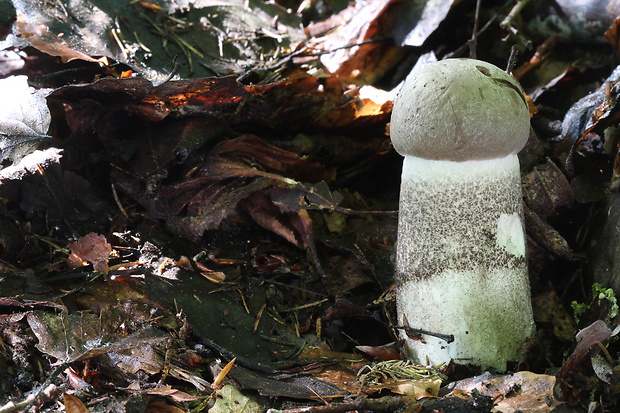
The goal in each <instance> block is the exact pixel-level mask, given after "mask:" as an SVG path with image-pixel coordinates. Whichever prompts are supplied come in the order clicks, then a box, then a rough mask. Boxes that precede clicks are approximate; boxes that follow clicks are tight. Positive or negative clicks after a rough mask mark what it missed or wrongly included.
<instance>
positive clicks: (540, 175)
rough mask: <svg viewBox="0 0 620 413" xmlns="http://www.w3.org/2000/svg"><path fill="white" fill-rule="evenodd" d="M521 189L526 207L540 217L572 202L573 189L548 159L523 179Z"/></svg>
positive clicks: (544, 216)
mask: <svg viewBox="0 0 620 413" xmlns="http://www.w3.org/2000/svg"><path fill="white" fill-rule="evenodd" d="M523 190H524V197H525V202H526V203H527V205H528V207H529V208H530V209H531V210H532V211H533V212H535V213H536V214H537V215H538V216H539V217H540V218H542V219H547V218H548V217H550V216H553V215H555V214H557V213H558V212H560V211H561V210H562V209H566V208H568V207H570V206H571V205H572V203H573V190H572V188H571V186H570V184H569V182H568V180H567V179H566V176H564V174H563V173H562V171H560V169H559V168H558V167H557V166H556V165H555V163H553V162H552V161H551V160H550V159H547V162H546V163H545V164H544V165H541V166H537V167H535V168H534V170H533V171H532V172H530V173H529V174H528V175H527V176H526V177H525V178H524V179H523Z"/></svg>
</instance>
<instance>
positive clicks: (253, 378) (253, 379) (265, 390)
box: [229, 366, 345, 399]
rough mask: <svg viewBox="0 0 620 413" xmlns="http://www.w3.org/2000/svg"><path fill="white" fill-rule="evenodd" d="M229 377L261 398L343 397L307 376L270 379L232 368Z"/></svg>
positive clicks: (339, 392) (341, 393) (245, 370)
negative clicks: (258, 394) (252, 390)
mask: <svg viewBox="0 0 620 413" xmlns="http://www.w3.org/2000/svg"><path fill="white" fill-rule="evenodd" d="M229 374H230V376H231V377H232V378H233V379H235V380H236V381H238V382H239V383H241V387H242V388H243V389H255V390H257V391H258V392H259V393H260V394H261V395H263V396H268V397H269V396H271V397H292V398H295V399H314V398H316V397H317V394H318V395H320V396H323V397H328V396H332V397H333V396H336V395H344V393H345V392H344V391H343V390H342V389H341V388H339V387H337V386H335V385H334V384H332V383H328V382H326V381H323V380H319V379H317V378H314V377H312V376H310V375H307V374H296V375H292V376H288V377H284V378H277V377H270V376H269V375H266V374H261V373H257V372H253V371H251V370H248V369H244V368H242V367H240V366H234V367H233V368H232V370H231V371H230V373H229Z"/></svg>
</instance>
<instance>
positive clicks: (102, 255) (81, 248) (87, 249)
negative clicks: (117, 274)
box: [67, 232, 112, 274]
mask: <svg viewBox="0 0 620 413" xmlns="http://www.w3.org/2000/svg"><path fill="white" fill-rule="evenodd" d="M68 247H69V249H71V255H70V256H69V258H67V264H68V265H69V267H71V268H76V267H81V266H83V265H85V263H86V262H90V263H91V264H92V265H93V269H94V270H95V271H98V272H101V273H103V274H107V273H108V270H109V269H108V259H109V257H110V253H111V252H112V246H111V245H110V244H108V241H107V240H106V238H105V236H103V235H101V234H96V233H94V232H91V233H89V234H86V235H85V236H83V237H82V238H80V239H78V240H77V241H76V242H73V243H71V244H69V245H68Z"/></svg>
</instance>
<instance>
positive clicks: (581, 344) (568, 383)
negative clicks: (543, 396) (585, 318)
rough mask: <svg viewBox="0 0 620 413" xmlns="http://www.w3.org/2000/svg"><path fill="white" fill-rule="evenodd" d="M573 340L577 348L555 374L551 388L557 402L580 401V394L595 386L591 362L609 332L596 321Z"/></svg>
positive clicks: (608, 336)
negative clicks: (554, 380)
mask: <svg viewBox="0 0 620 413" xmlns="http://www.w3.org/2000/svg"><path fill="white" fill-rule="evenodd" d="M575 338H576V339H577V346H576V347H575V350H574V351H573V354H571V355H570V357H569V358H568V360H566V362H565V363H564V365H563V366H562V368H561V369H560V371H559V372H558V373H557V375H556V383H555V386H554V388H553V394H554V395H555V397H556V398H557V399H558V400H564V401H568V402H576V401H578V400H580V399H581V394H582V393H588V392H589V391H590V390H591V389H592V388H593V387H594V386H595V385H596V383H597V379H596V378H595V377H592V374H591V373H592V363H591V360H592V357H594V356H595V355H596V354H598V353H599V351H601V346H604V345H605V344H606V343H607V341H608V340H609V339H610V338H611V330H609V327H607V325H606V324H605V323H604V322H603V321H601V320H598V321H595V322H594V323H592V324H590V325H589V326H588V327H586V328H584V329H583V330H581V331H579V332H578V333H577V335H576V337H575Z"/></svg>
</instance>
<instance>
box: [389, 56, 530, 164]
mask: <svg viewBox="0 0 620 413" xmlns="http://www.w3.org/2000/svg"><path fill="white" fill-rule="evenodd" d="M529 132H530V113H529V108H528V105H527V101H526V100H525V96H524V95H523V92H522V89H521V86H519V83H517V81H516V80H514V79H513V78H512V77H511V76H510V75H508V74H507V73H506V72H504V71H503V70H501V69H500V68H498V67H497V66H494V65H492V64H490V63H487V62H483V61H480V60H475V59H447V60H442V61H439V62H435V63H431V64H429V65H426V66H424V67H422V68H420V69H418V70H414V71H413V72H412V73H411V74H410V75H409V77H408V78H407V80H406V81H405V84H404V85H403V88H402V89H401V91H400V93H399V95H398V96H397V97H396V99H395V101H394V108H393V110H392V120H391V124H390V134H391V138H392V144H393V145H394V148H395V149H396V151H397V152H398V153H400V154H401V155H412V156H415V157H418V158H424V159H434V160H440V159H441V160H449V161H455V162H463V161H468V160H474V159H475V160H483V159H495V158H503V157H506V156H508V155H511V154H516V153H517V152H519V151H520V150H521V149H522V148H523V146H525V143H526V142H527V139H528V136H529Z"/></svg>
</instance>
